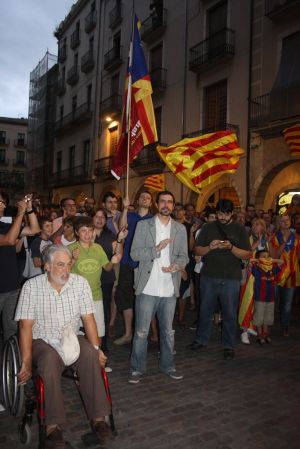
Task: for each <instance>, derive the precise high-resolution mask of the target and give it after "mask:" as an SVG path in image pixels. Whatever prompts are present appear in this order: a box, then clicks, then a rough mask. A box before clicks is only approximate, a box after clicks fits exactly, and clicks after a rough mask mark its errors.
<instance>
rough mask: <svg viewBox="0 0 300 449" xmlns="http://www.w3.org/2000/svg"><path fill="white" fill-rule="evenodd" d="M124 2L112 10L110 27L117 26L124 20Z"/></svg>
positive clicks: (109, 21) (109, 20)
mask: <svg viewBox="0 0 300 449" xmlns="http://www.w3.org/2000/svg"><path fill="white" fill-rule="evenodd" d="M122 10H123V7H122V4H121V5H116V6H115V7H114V8H113V9H112V10H111V11H110V12H109V19H108V25H109V28H110V29H113V28H115V27H116V26H117V25H119V23H121V22H122V18H123V17H122Z"/></svg>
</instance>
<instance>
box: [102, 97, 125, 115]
mask: <svg viewBox="0 0 300 449" xmlns="http://www.w3.org/2000/svg"><path fill="white" fill-rule="evenodd" d="M121 111H122V96H121V95H111V96H110V97H108V98H105V99H104V100H103V101H101V103H100V114H101V116H102V117H103V116H104V115H118V114H120V113H121Z"/></svg>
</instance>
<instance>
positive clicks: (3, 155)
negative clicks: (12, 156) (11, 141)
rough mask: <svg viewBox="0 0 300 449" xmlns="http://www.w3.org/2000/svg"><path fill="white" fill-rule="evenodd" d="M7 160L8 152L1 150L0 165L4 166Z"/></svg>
mask: <svg viewBox="0 0 300 449" xmlns="http://www.w3.org/2000/svg"><path fill="white" fill-rule="evenodd" d="M5 159H6V150H4V149H2V148H1V149H0V164H3V163H4V162H5Z"/></svg>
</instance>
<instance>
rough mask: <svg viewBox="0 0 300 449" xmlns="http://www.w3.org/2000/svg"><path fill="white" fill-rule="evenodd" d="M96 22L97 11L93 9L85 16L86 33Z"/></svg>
mask: <svg viewBox="0 0 300 449" xmlns="http://www.w3.org/2000/svg"><path fill="white" fill-rule="evenodd" d="M96 24H97V11H96V10H95V9H94V10H93V11H91V12H90V13H89V14H88V15H87V16H86V18H85V21H84V30H85V32H86V33H89V32H90V31H92V30H93V29H94V28H95V26H96Z"/></svg>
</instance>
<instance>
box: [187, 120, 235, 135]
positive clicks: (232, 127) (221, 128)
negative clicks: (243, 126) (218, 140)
mask: <svg viewBox="0 0 300 449" xmlns="http://www.w3.org/2000/svg"><path fill="white" fill-rule="evenodd" d="M227 130H228V131H229V130H231V131H233V132H234V133H236V135H237V137H239V126H238V125H233V124H232V123H225V122H220V123H217V124H216V125H215V126H211V127H209V128H203V129H199V130H197V131H192V132H190V133H186V134H183V135H182V138H183V139H185V138H186V137H189V138H191V137H197V136H203V135H204V134H209V133H214V132H216V131H227Z"/></svg>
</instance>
